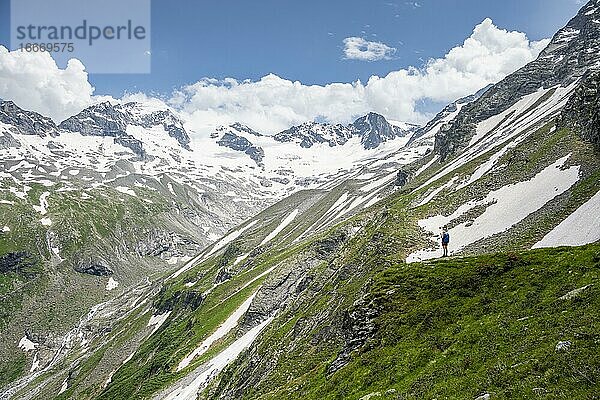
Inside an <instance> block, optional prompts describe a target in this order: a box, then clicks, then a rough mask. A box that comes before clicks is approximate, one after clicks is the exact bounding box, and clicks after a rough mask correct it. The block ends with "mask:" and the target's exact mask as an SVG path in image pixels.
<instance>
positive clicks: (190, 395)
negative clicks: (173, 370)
mask: <svg viewBox="0 0 600 400" xmlns="http://www.w3.org/2000/svg"><path fill="white" fill-rule="evenodd" d="M272 320H273V317H269V318H267V319H266V320H264V321H263V322H262V323H260V324H259V325H257V326H255V327H254V328H252V329H250V330H249V331H248V332H246V333H245V334H244V335H243V336H242V337H240V338H239V339H237V340H236V341H235V342H233V343H232V344H231V345H229V346H228V347H227V348H226V349H225V350H223V351H222V352H221V353H219V354H218V355H216V356H215V357H213V358H212V359H211V360H210V361H209V362H208V363H207V364H206V365H205V366H201V367H200V368H202V369H204V370H203V371H202V372H201V373H200V374H199V375H198V376H197V377H196V378H194V380H193V381H192V382H191V383H189V384H188V385H187V386H184V387H180V388H178V389H175V390H174V391H172V392H171V393H169V394H168V395H167V396H166V397H165V400H196V397H197V395H198V393H199V392H200V391H201V390H202V389H204V388H205V387H206V386H207V385H208V383H209V382H210V381H211V380H212V379H213V378H214V377H215V376H216V375H217V374H218V373H219V372H221V371H222V370H223V368H225V367H226V366H227V365H228V364H229V363H230V362H232V361H233V360H235V359H236V358H237V357H238V355H239V354H240V353H241V352H242V351H244V350H245V349H247V348H248V347H249V346H250V345H251V344H252V342H254V340H255V339H256V337H257V336H258V335H259V333H260V332H261V331H262V330H263V329H264V328H265V327H266V326H267V325H268V324H269V323H270V322H271V321H272ZM200 368H199V369H200Z"/></svg>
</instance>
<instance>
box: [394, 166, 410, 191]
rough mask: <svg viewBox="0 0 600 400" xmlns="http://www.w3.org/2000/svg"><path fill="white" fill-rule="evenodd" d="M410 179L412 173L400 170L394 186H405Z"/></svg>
mask: <svg viewBox="0 0 600 400" xmlns="http://www.w3.org/2000/svg"><path fill="white" fill-rule="evenodd" d="M409 179H410V173H409V172H407V171H404V170H402V169H401V170H399V171H398V173H397V174H396V180H395V181H394V185H396V186H400V187H402V186H405V185H406V184H407V183H408V181H409Z"/></svg>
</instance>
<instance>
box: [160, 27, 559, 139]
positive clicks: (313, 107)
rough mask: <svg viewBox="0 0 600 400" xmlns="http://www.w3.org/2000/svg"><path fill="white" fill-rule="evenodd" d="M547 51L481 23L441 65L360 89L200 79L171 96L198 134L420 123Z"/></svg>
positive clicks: (275, 79)
mask: <svg viewBox="0 0 600 400" xmlns="http://www.w3.org/2000/svg"><path fill="white" fill-rule="evenodd" d="M547 44H548V40H542V41H540V42H532V41H529V39H528V38H527V36H526V35H525V34H524V33H520V32H509V31H507V30H504V29H499V28H498V27H496V26H495V25H494V24H493V22H492V20H491V19H485V20H484V21H483V22H482V23H481V24H479V25H477V26H476V27H475V29H474V30H473V33H472V34H471V36H470V37H468V38H467V39H466V40H465V41H464V43H462V44H461V45H460V46H457V47H454V48H453V49H451V50H450V51H449V52H448V53H447V54H446V55H445V56H444V57H442V58H437V59H430V60H429V61H427V62H426V63H425V65H424V66H422V67H421V68H415V67H410V68H406V69H401V70H398V71H393V72H391V73H389V74H388V75H387V76H384V77H379V76H372V77H371V78H370V79H369V80H368V81H367V82H366V83H362V82H360V81H356V82H353V83H332V84H328V85H325V86H319V85H304V84H302V83H301V82H292V81H289V80H286V79H283V78H281V77H279V76H276V75H273V74H270V75H267V76H265V77H263V78H262V79H260V80H258V81H248V80H246V81H238V80H235V79H225V80H222V81H217V80H214V79H203V80H201V81H199V82H197V83H195V84H193V85H190V86H187V87H185V88H183V89H182V90H181V91H179V92H177V93H176V95H175V96H174V98H173V99H172V100H171V103H172V104H173V105H175V106H177V107H180V108H181V109H182V110H183V112H184V113H185V114H186V115H187V117H188V121H189V123H190V125H191V126H190V127H191V128H192V129H195V130H197V131H199V132H202V131H206V130H210V129H212V128H214V126H215V125H218V124H225V123H232V122H235V121H240V122H243V123H246V124H248V125H250V126H251V127H253V128H255V129H258V130H261V131H263V132H266V133H274V132H277V131H279V130H282V129H286V128H288V127H289V126H290V125H293V124H298V123H301V122H304V121H308V120H315V119H319V120H323V119H324V120H327V121H330V122H335V123H337V122H340V123H346V122H349V121H350V120H351V119H352V118H354V117H356V116H359V115H361V114H364V113H367V112H369V111H375V112H378V113H381V114H383V115H385V116H386V117H387V118H390V119H393V120H400V121H407V122H416V123H424V122H426V120H427V119H428V118H430V117H431V115H427V114H423V113H421V112H419V111H418V109H417V107H416V105H417V104H418V103H419V102H420V101H432V102H446V103H447V102H451V101H453V100H455V99H457V98H460V97H463V96H466V95H469V94H472V93H474V92H476V91H477V90H479V89H481V88H482V87H484V86H486V85H488V84H490V83H494V82H498V81H499V80H501V79H502V78H504V77H505V76H506V75H508V74H510V73H511V72H513V71H515V70H517V69H518V68H519V67H521V66H523V65H525V64H527V63H528V62H530V61H532V60H534V59H535V58H536V57H537V55H538V54H539V52H540V51H541V50H542V49H543V48H544V47H545V46H546V45H547Z"/></svg>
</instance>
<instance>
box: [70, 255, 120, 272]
mask: <svg viewBox="0 0 600 400" xmlns="http://www.w3.org/2000/svg"><path fill="white" fill-rule="evenodd" d="M73 269H74V270H75V271H77V272H80V273H82V274H88V275H95V276H109V275H112V274H113V273H114V271H113V270H112V269H111V268H110V267H109V266H108V265H107V263H106V261H104V260H101V259H99V258H98V257H92V256H81V257H79V259H78V260H76V261H75V265H74V267H73Z"/></svg>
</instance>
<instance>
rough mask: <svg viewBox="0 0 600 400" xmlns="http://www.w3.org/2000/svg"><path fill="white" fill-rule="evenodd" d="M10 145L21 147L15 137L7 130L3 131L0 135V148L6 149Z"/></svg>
mask: <svg viewBox="0 0 600 400" xmlns="http://www.w3.org/2000/svg"><path fill="white" fill-rule="evenodd" d="M11 147H21V143H19V141H17V140H15V138H14V137H13V136H12V135H11V134H10V133H8V132H4V133H3V134H2V135H1V136H0V150H4V149H8V148H11Z"/></svg>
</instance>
